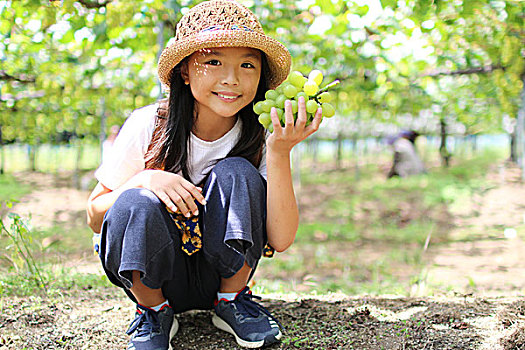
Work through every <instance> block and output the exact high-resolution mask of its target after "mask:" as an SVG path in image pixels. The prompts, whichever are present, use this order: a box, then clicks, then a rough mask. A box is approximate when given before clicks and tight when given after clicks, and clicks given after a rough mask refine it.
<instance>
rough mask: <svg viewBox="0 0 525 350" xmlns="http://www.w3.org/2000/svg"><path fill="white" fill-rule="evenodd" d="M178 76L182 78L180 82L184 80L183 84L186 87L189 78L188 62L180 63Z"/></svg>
mask: <svg viewBox="0 0 525 350" xmlns="http://www.w3.org/2000/svg"><path fill="white" fill-rule="evenodd" d="M180 75H181V77H182V80H184V84H186V85H188V84H189V83H190V77H189V74H188V61H186V60H184V62H182V65H181V67H180Z"/></svg>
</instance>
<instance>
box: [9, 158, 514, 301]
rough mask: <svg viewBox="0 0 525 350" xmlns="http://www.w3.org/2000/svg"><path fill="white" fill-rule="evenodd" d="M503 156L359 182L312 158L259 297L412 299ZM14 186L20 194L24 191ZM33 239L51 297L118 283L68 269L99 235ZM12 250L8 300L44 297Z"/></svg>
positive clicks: (73, 229)
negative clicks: (290, 229)
mask: <svg viewBox="0 0 525 350" xmlns="http://www.w3.org/2000/svg"><path fill="white" fill-rule="evenodd" d="M362 159H363V158H361V160H362ZM378 159H380V160H381V161H382V160H386V158H381V157H378ZM502 159H503V156H502V154H501V153H497V152H493V151H488V152H484V153H480V154H479V155H478V156H476V157H474V158H468V159H467V158H465V159H461V158H456V159H455V162H454V164H453V165H452V167H451V168H449V169H442V168H441V167H435V168H430V169H429V172H428V174H425V175H421V176H414V177H411V178H407V179H391V180H386V179H385V177H384V173H385V172H384V171H383V170H384V169H383V168H381V162H377V161H376V162H372V161H370V160H368V161H367V162H365V163H362V164H360V169H359V177H358V178H356V176H355V172H354V167H353V165H349V166H348V167H346V168H342V169H331V168H330V165H329V163H320V164H317V167H316V169H317V170H312V167H311V166H309V164H308V159H306V160H305V161H304V162H303V169H304V171H303V172H302V173H301V190H300V192H299V196H298V198H299V202H300V207H301V215H302V217H301V224H300V227H299V230H298V233H297V237H296V242H295V243H294V245H292V247H291V248H290V250H289V251H287V252H286V253H285V254H277V256H276V257H275V258H274V259H263V260H262V261H261V262H260V265H259V271H258V273H257V275H256V280H255V281H256V285H255V287H254V291H255V293H268V292H273V293H283V292H289V291H291V290H293V291H296V292H299V293H302V292H304V293H327V292H343V293H348V294H398V295H407V294H410V290H411V288H412V286H413V285H414V283H415V282H416V281H418V280H420V279H421V278H424V267H425V266H426V263H427V256H426V255H425V252H424V250H423V246H424V244H425V241H426V240H427V238H428V237H429V234H430V235H431V242H432V245H436V244H441V243H447V242H449V241H450V237H449V236H448V234H449V232H450V229H451V225H450V221H451V217H452V215H454V212H455V211H456V210H457V209H458V208H464V207H472V206H473V205H474V201H475V200H476V199H475V198H476V196H478V195H482V194H483V193H484V192H485V191H487V190H488V189H490V188H491V186H492V184H491V183H490V182H489V181H488V180H487V179H486V178H485V174H487V173H488V171H489V169H490V167H491V166H493V164H495V163H496V162H500V161H501V160H502ZM322 169H324V170H322ZM0 179H1V180H3V181H4V182H0V194H2V193H9V194H10V195H12V197H13V198H19V197H20V196H21V195H23V193H27V192H24V191H29V189H28V188H25V189H24V188H22V187H20V186H18V185H17V184H16V181H15V180H14V179H13V178H9V177H2V178H0ZM15 188H17V189H19V188H22V190H21V191H20V192H19V194H17V192H15V191H14V189H15ZM520 232H521V231H520ZM31 238H32V241H31V242H30V244H31V247H32V249H33V251H34V253H35V254H34V256H35V259H37V262H38V266H39V267H40V269H41V271H42V274H43V276H44V279H45V280H46V281H47V284H48V289H49V290H50V293H62V292H65V291H74V290H82V289H89V288H105V287H107V286H109V285H110V283H109V282H108V281H107V279H106V278H105V277H101V276H100V275H97V274H81V273H78V272H76V271H75V270H74V269H70V268H66V267H64V263H65V262H68V261H71V260H72V259H74V258H75V257H76V258H78V257H79V256H82V255H85V254H87V253H88V252H89V251H90V249H91V232H90V231H89V229H88V228H87V227H85V225H83V224H71V223H69V224H68V226H67V227H66V226H64V225H57V226H54V227H51V228H47V229H38V228H35V229H33V230H32V231H31ZM8 248H9V241H8V240H7V239H6V238H5V237H4V238H1V237H0V255H1V256H3V257H4V258H3V262H2V261H0V271H1V272H2V273H1V275H0V295H10V294H20V295H30V294H32V293H35V292H37V288H36V289H35V286H34V284H31V283H29V282H28V279H27V272H23V271H22V272H21V271H16V269H15V268H14V267H13V266H12V264H11V263H10V262H9V260H8V259H6V255H7V254H10V253H11V251H9V250H8Z"/></svg>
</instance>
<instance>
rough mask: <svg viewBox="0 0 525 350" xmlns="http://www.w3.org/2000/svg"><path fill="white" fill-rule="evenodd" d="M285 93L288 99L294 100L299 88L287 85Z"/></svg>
mask: <svg viewBox="0 0 525 350" xmlns="http://www.w3.org/2000/svg"><path fill="white" fill-rule="evenodd" d="M283 93H284V95H285V96H286V97H288V98H294V97H295V95H297V88H296V87H295V86H293V85H286V86H285V87H284V88H283Z"/></svg>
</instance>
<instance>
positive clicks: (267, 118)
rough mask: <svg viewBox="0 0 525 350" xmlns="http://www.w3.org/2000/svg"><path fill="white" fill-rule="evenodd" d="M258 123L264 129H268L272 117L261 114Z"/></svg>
mask: <svg viewBox="0 0 525 350" xmlns="http://www.w3.org/2000/svg"><path fill="white" fill-rule="evenodd" d="M259 123H261V124H262V126H264V127H265V128H268V125H270V124H271V123H272V117H271V116H270V113H261V115H260V116H259Z"/></svg>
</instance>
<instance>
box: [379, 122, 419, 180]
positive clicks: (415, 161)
mask: <svg viewBox="0 0 525 350" xmlns="http://www.w3.org/2000/svg"><path fill="white" fill-rule="evenodd" d="M418 136H419V133H418V132H417V131H414V130H404V131H402V132H401V133H399V135H397V136H396V137H393V138H391V139H389V140H388V141H387V142H388V144H389V145H390V146H391V147H392V150H393V152H394V160H393V162H392V168H391V169H390V171H389V172H388V175H387V177H388V178H392V177H394V176H399V177H407V176H410V175H415V174H422V173H426V170H425V166H424V165H423V162H422V161H421V158H420V157H419V155H418V154H417V151H416V146H415V143H416V138H417V137H418Z"/></svg>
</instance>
